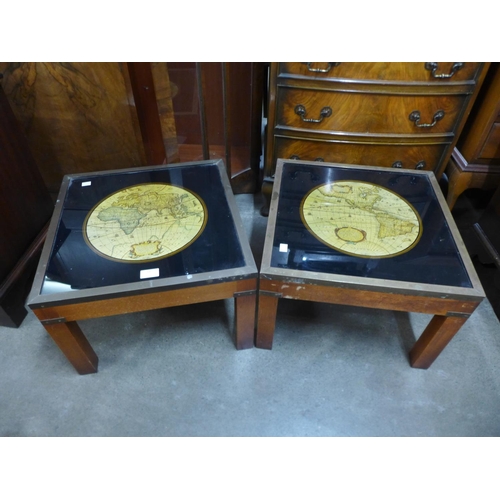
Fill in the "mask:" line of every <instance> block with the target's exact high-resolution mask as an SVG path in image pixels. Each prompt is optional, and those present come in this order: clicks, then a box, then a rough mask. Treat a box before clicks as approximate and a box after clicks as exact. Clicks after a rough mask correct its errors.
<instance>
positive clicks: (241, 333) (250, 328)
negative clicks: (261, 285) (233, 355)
mask: <svg viewBox="0 0 500 500" xmlns="http://www.w3.org/2000/svg"><path fill="white" fill-rule="evenodd" d="M255 308H256V293H255V292H252V293H250V294H241V295H236V296H235V297H234V309H235V318H236V349H251V348H252V347H253V346H254V336H255Z"/></svg>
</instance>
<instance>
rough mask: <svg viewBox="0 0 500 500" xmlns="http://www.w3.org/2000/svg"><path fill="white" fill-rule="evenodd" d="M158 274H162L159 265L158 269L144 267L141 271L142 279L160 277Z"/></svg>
mask: <svg viewBox="0 0 500 500" xmlns="http://www.w3.org/2000/svg"><path fill="white" fill-rule="evenodd" d="M158 276H160V268H159V267H157V268H156V269H143V270H142V271H141V280H143V279H147V278H158Z"/></svg>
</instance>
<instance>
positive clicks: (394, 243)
mask: <svg viewBox="0 0 500 500" xmlns="http://www.w3.org/2000/svg"><path fill="white" fill-rule="evenodd" d="M301 217H302V220H303V222H304V224H305V225H306V227H307V228H308V229H309V230H310V231H311V233H312V234H313V235H314V236H315V237H316V238H318V239H319V240H320V241H322V242H323V243H325V244H326V245H328V246H330V247H332V248H334V249H336V250H338V251H340V252H343V253H346V254H349V255H356V256H358V257H366V258H374V257H378V258H383V257H392V256H395V255H398V254H402V253H404V252H407V251H409V250H410V249H411V248H413V247H414V246H415V245H416V244H417V242H418V240H419V238H420V235H421V233H422V221H421V219H420V216H419V215H418V213H417V211H416V210H415V209H414V208H413V206H412V205H411V204H410V203H408V202H407V201H406V200H404V199H403V198H401V197H400V196H399V195H397V194H396V193H394V192H392V191H390V190H389V189H386V188H384V187H382V186H378V185H375V184H371V183H368V182H360V181H337V182H331V183H328V184H324V185H322V186H319V187H317V188H315V189H313V190H311V191H310V192H309V193H308V194H307V195H306V196H305V197H304V199H303V201H302V204H301Z"/></svg>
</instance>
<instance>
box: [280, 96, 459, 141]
mask: <svg viewBox="0 0 500 500" xmlns="http://www.w3.org/2000/svg"><path fill="white" fill-rule="evenodd" d="M464 100H465V96H463V95H429V96H414V95H397V96H394V95H380V94H371V93H370V94H369V93H351V92H328V91H311V90H303V89H291V88H281V89H279V92H278V105H277V110H276V113H277V114H276V125H277V126H278V127H280V126H281V127H291V128H302V129H306V130H318V131H327V132H328V131H332V132H333V131H340V132H351V133H361V134H370V133H371V134H434V133H452V132H453V130H454V128H455V127H456V125H457V116H458V113H459V111H460V110H461V108H462V106H463V103H464ZM298 106H301V107H302V108H301V109H299V108H298ZM325 109H327V110H328V109H329V110H331V111H330V113H331V114H329V115H328V116H326V113H325ZM412 113H418V114H419V116H420V119H419V120H416V119H414V120H412V119H411V118H410V115H411V114H412ZM438 114H441V115H442V116H441V117H439V116H438ZM308 120H315V121H308ZM433 122H435V124H434V125H432V126H430V125H431V124H432V123H433ZM425 125H429V126H425Z"/></svg>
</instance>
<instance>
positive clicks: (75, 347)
mask: <svg viewBox="0 0 500 500" xmlns="http://www.w3.org/2000/svg"><path fill="white" fill-rule="evenodd" d="M43 326H44V328H45V329H46V330H47V332H48V333H49V335H50V336H51V337H52V339H53V340H54V342H55V343H56V344H57V345H58V347H59V349H61V351H62V352H63V354H64V355H65V356H66V358H68V361H69V362H70V363H71V364H72V365H73V366H74V368H75V370H76V371H77V372H78V373H79V374H80V375H87V374H89V373H96V372H97V363H98V358H97V354H96V353H95V352H94V350H93V349H92V346H91V345H90V343H89V341H88V340H87V338H86V337H85V335H84V334H83V332H82V331H81V330H80V327H79V326H78V325H77V323H76V322H75V321H68V322H66V323H64V322H62V323H50V324H47V323H46V324H44V325H43Z"/></svg>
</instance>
